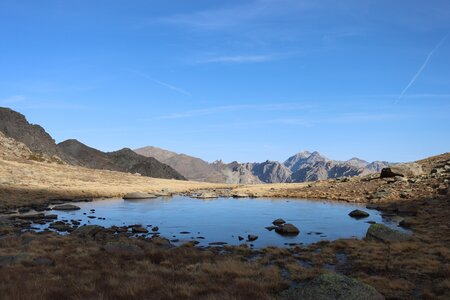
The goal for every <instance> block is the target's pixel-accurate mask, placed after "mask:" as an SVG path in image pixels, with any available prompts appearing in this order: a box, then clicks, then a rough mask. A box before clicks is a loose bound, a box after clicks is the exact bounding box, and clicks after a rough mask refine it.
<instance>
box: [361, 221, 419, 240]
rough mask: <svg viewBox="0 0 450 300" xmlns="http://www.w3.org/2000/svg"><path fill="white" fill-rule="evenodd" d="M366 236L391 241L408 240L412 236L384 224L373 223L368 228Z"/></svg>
mask: <svg viewBox="0 0 450 300" xmlns="http://www.w3.org/2000/svg"><path fill="white" fill-rule="evenodd" d="M366 238H367V239H373V240H377V241H381V242H385V243H389V242H403V241H407V240H410V239H411V236H409V235H408V234H406V233H403V232H400V231H398V230H394V229H391V228H389V227H387V226H386V225H383V224H373V225H370V227H369V229H367V233H366Z"/></svg>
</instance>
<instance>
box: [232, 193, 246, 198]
mask: <svg viewBox="0 0 450 300" xmlns="http://www.w3.org/2000/svg"><path fill="white" fill-rule="evenodd" d="M231 197H233V198H249V196H248V194H244V193H234V194H231Z"/></svg>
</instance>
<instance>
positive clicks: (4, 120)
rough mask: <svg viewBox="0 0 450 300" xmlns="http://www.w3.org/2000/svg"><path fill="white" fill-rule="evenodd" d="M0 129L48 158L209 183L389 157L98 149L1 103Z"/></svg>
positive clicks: (336, 170)
mask: <svg viewBox="0 0 450 300" xmlns="http://www.w3.org/2000/svg"><path fill="white" fill-rule="evenodd" d="M0 132H2V133H3V134H4V135H6V136H7V137H10V138H13V139H15V140H17V141H19V142H22V143H23V144H25V145H26V146H27V147H28V148H29V149H30V150H31V151H33V153H35V154H38V155H43V156H45V157H49V158H52V160H53V161H57V162H60V163H67V164H71V165H76V166H83V167H87V168H92V169H105V170H112V171H120V172H129V173H139V174H141V175H143V176H149V177H156V178H172V179H179V180H186V179H188V180H193V181H202V182H214V183H232V184H258V183H290V182H305V181H316V180H323V179H328V178H338V177H344V176H359V175H366V174H369V173H377V172H380V171H381V169H382V168H384V167H386V166H388V165H390V164H389V163H388V162H383V161H375V162H371V163H369V162H367V161H364V160H362V159H359V158H352V159H350V160H347V161H337V160H331V159H328V158H327V157H325V156H323V155H321V154H320V153H318V152H316V151H315V152H309V151H303V152H299V153H297V154H295V155H293V156H291V157H289V158H288V159H286V160H285V161H284V162H278V161H271V160H267V161H265V162H247V163H240V162H237V161H234V162H231V163H224V162H222V161H220V160H218V161H215V162H213V163H208V162H206V161H204V160H202V159H200V158H197V157H193V156H189V155H186V154H178V153H176V152H172V151H169V150H164V149H161V148H157V147H152V146H148V147H143V148H139V149H135V150H134V151H133V150H131V149H129V148H124V149H121V150H118V151H114V152H102V151H100V150H97V149H94V148H91V147H89V146H87V145H85V144H83V143H81V142H79V141H77V140H74V139H69V140H66V141H64V142H61V143H59V144H56V142H55V140H54V139H53V138H52V137H51V136H50V135H49V134H48V133H47V132H46V131H45V130H44V128H42V127H41V126H39V125H34V124H30V123H29V122H28V121H27V120H26V118H25V116H23V115H22V114H20V113H18V112H16V111H13V110H11V109H8V108H0Z"/></svg>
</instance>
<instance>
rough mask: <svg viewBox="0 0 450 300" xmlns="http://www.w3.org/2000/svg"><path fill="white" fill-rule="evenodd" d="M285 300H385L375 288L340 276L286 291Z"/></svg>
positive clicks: (318, 279)
mask: <svg viewBox="0 0 450 300" xmlns="http://www.w3.org/2000/svg"><path fill="white" fill-rule="evenodd" d="M280 299H283V300H291V299H292V300H294V299H302V300H332V299H345V300H359V299H364V300H383V299H385V298H384V296H383V295H381V294H380V293H379V292H378V291H377V290H376V289H375V288H373V287H372V286H370V285H368V284H365V283H362V282H360V281H358V280H356V279H353V278H350V277H347V276H343V275H339V274H322V275H320V276H318V277H316V278H314V279H313V280H311V281H309V282H307V283H306V284H303V285H299V286H297V287H295V288H293V289H289V290H287V291H284V292H282V293H281V295H280Z"/></svg>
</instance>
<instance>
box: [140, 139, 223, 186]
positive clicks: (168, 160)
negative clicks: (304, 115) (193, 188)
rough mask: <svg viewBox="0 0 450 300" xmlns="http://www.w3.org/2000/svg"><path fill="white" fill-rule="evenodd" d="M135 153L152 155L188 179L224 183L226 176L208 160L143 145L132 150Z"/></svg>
mask: <svg viewBox="0 0 450 300" xmlns="http://www.w3.org/2000/svg"><path fill="white" fill-rule="evenodd" d="M134 151H135V152H136V153H138V154H140V155H143V156H146V157H154V158H156V159H157V160H159V161H160V162H162V163H165V164H167V165H169V166H171V167H172V168H174V169H175V170H177V171H178V172H179V173H180V174H181V175H183V176H184V177H186V178H187V179H189V180H194V181H202V182H215V183H225V182H226V176H225V175H224V174H222V173H221V171H220V170H217V169H216V168H214V166H212V165H210V164H209V163H208V162H206V161H204V160H202V159H200V158H197V157H193V156H189V155H186V154H178V153H175V152H172V151H168V150H164V149H161V148H157V147H151V146H149V147H143V148H139V149H135V150H134Z"/></svg>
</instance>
